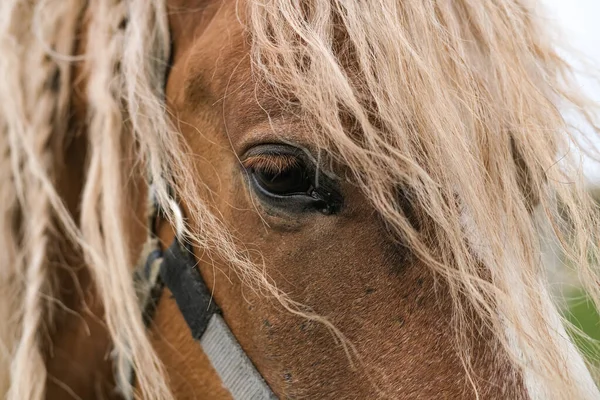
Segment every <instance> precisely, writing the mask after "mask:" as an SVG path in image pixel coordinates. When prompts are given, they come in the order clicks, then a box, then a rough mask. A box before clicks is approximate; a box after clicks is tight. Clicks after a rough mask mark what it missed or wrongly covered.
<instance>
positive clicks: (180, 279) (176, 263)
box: [160, 240, 221, 340]
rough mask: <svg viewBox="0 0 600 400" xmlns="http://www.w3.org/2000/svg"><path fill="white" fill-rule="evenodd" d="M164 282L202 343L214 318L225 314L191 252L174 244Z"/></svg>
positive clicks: (164, 269) (167, 256)
mask: <svg viewBox="0 0 600 400" xmlns="http://www.w3.org/2000/svg"><path fill="white" fill-rule="evenodd" d="M160 278H161V280H162V282H163V283H164V285H165V286H166V287H168V288H169V290H170V291H171V293H173V296H174V297H175V301H176V302H177V306H178V307H179V310H180V311H181V313H182V314H183V318H184V319H185V322H187V324H188V326H189V327H190V330H191V331H192V336H193V337H194V339H196V340H200V338H202V335H203V334H204V332H205V331H206V328H207V327H208V323H209V321H210V319H211V317H212V316H213V315H214V314H217V313H219V314H220V313H221V310H220V309H219V307H218V306H217V304H216V303H215V301H214V299H213V298H212V294H211V293H210V291H209V290H208V287H207V286H206V283H205V282H204V279H202V276H201V275H200V272H199V271H198V265H197V263H196V260H195V259H194V256H193V254H192V253H191V250H188V249H185V248H183V247H182V246H181V245H180V244H179V242H178V241H177V240H175V241H173V244H172V245H171V247H169V248H168V249H167V250H166V251H165V252H164V255H163V261H162V265H161V267H160Z"/></svg>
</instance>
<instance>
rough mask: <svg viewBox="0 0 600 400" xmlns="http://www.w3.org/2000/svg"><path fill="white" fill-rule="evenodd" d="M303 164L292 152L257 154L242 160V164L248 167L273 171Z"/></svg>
mask: <svg viewBox="0 0 600 400" xmlns="http://www.w3.org/2000/svg"><path fill="white" fill-rule="evenodd" d="M302 164H303V163H302V161H301V160H300V159H299V158H298V157H297V156H295V155H292V154H256V155H251V156H248V157H247V158H245V159H244V160H243V161H242V165H243V166H244V167H245V168H247V169H259V170H261V171H265V172H271V173H276V172H281V171H285V170H287V169H290V168H293V167H300V166H301V165H302Z"/></svg>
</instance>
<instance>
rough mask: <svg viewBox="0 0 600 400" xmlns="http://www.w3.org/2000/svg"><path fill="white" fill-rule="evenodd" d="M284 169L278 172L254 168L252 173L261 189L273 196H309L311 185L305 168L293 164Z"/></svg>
mask: <svg viewBox="0 0 600 400" xmlns="http://www.w3.org/2000/svg"><path fill="white" fill-rule="evenodd" d="M284 168H285V169H283V170H279V171H273V170H271V169H260V168H254V169H253V170H252V173H253V175H254V178H255V179H256V181H257V183H258V184H259V185H260V186H261V187H262V189H263V190H265V191H266V192H269V193H272V194H274V195H277V196H289V195H293V194H309V193H310V190H311V188H312V183H311V181H310V178H309V177H308V174H307V172H306V169H305V167H304V166H303V165H301V164H294V165H290V166H287V167H284Z"/></svg>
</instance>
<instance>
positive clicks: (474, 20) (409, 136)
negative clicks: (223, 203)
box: [0, 0, 600, 400]
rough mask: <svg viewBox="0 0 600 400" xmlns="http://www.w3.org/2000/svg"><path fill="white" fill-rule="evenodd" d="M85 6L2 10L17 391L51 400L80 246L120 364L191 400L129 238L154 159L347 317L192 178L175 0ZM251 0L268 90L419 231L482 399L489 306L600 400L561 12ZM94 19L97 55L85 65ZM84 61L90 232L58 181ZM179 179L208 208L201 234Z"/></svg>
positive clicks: (539, 367)
mask: <svg viewBox="0 0 600 400" xmlns="http://www.w3.org/2000/svg"><path fill="white" fill-rule="evenodd" d="M85 3H86V2H85V1H84V0H40V1H35V2H34V1H25V0H3V1H2V3H1V4H0V54H1V55H2V57H0V79H1V81H0V131H1V133H2V134H1V135H0V149H1V152H0V163H2V166H3V168H0V208H1V210H0V215H1V216H2V218H1V219H0V246H1V248H2V249H3V251H2V253H1V254H0V296H2V298H1V299H0V318H1V319H2V320H3V321H5V323H3V324H0V344H1V345H0V394H2V395H4V394H5V393H6V394H7V395H8V398H9V399H15V400H16V399H24V398H27V399H41V398H42V397H43V393H44V382H45V370H46V369H45V365H44V357H43V352H42V351H43V350H42V349H43V340H44V336H43V335H44V329H45V327H47V326H49V324H51V321H52V309H53V307H55V306H56V305H55V304H54V302H53V301H51V299H52V298H53V296H52V292H53V290H52V289H53V288H52V286H53V285H52V283H53V278H54V275H55V268H56V267H55V266H54V265H55V264H56V263H53V260H55V259H56V257H57V255H56V254H54V252H56V250H55V247H56V246H53V243H56V241H58V240H59V239H60V238H59V236H60V235H64V236H65V237H66V238H67V240H69V241H70V242H72V243H73V245H74V246H77V247H78V248H79V249H80V250H81V251H82V252H83V254H84V255H85V258H86V261H87V264H88V268H89V270H90V272H91V274H92V277H93V279H94V282H95V285H96V288H97V291H98V293H99V295H100V298H101V299H102V301H103V304H104V313H105V314H104V315H105V320H106V324H107V327H108V330H109V332H110V334H111V336H112V339H113V342H114V348H115V352H114V353H115V355H116V358H115V360H116V366H117V368H118V367H119V366H120V365H124V364H125V363H126V362H129V361H131V362H133V365H134V366H135V369H136V377H137V379H138V382H139V384H140V388H141V391H142V393H141V394H142V395H143V397H144V398H146V399H170V398H172V396H171V394H170V391H169V388H168V384H167V383H166V381H165V379H164V375H163V372H162V366H161V364H160V361H159V360H158V358H157V356H156V355H155V353H154V351H153V350H152V347H151V345H150V343H149V341H148V338H147V336H146V332H145V330H144V326H143V323H142V318H141V315H140V310H139V309H138V307H137V305H136V304H137V302H136V297H135V290H134V287H133V282H132V279H131V268H132V266H133V264H134V262H135V260H132V259H131V258H132V257H131V255H130V254H129V250H128V249H129V243H130V240H131V238H129V237H128V234H127V233H126V232H125V227H124V226H123V225H122V221H123V218H121V216H122V215H124V214H125V213H126V212H127V194H128V192H127V182H128V179H129V177H128V176H127V175H126V171H124V168H122V165H121V162H122V160H124V159H126V158H131V157H132V155H134V156H135V160H134V163H135V164H138V165H141V166H142V169H144V170H146V171H148V175H149V178H150V179H151V180H152V182H153V185H154V187H155V190H156V193H155V194H156V197H157V199H158V201H159V203H161V204H162V205H163V207H164V208H165V209H166V210H167V212H168V214H169V217H170V218H171V219H172V220H173V221H174V223H176V225H177V226H178V230H179V231H180V233H181V234H186V235H187V237H190V238H191V240H193V241H194V244H195V245H196V246H200V247H201V248H204V249H206V250H207V251H209V252H211V253H213V254H215V255H218V256H219V257H221V258H223V259H225V260H227V261H228V262H229V263H230V264H231V265H232V266H234V267H235V268H236V270H237V271H238V273H239V275H240V277H241V278H242V279H243V280H244V281H245V282H247V283H248V284H250V285H251V286H252V287H254V288H256V289H257V290H260V291H261V292H262V293H264V294H265V295H272V296H275V297H276V298H277V299H278V300H280V302H281V303H282V305H283V306H284V307H285V308H286V309H287V310H288V311H290V312H295V313H299V314H301V315H305V316H308V317H310V318H314V319H317V320H320V321H321V322H324V323H327V321H326V320H324V319H320V318H319V317H318V316H315V315H313V314H310V312H309V310H308V309H307V308H305V307H304V306H302V305H300V304H296V303H294V302H293V301H291V300H289V299H288V298H287V296H286V295H285V294H284V293H282V292H280V291H279V290H278V289H277V288H276V287H275V286H274V285H273V283H272V281H271V280H270V279H269V278H268V277H266V276H264V274H263V272H262V268H261V266H259V265H255V264H254V263H252V262H251V261H250V258H249V257H248V255H247V254H246V252H245V251H244V249H241V248H239V246H236V245H235V244H234V241H233V239H232V237H231V235H230V234H229V233H228V232H227V231H226V230H225V229H224V228H223V225H222V223H221V222H220V220H219V218H218V217H217V216H216V215H213V214H212V213H211V212H210V211H209V208H208V206H207V204H204V203H202V202H201V201H200V200H199V199H198V197H197V196H196V195H195V194H196V193H197V189H198V188H199V187H200V186H201V185H202V182H196V181H194V180H193V179H191V177H190V174H186V171H188V170H189V169H190V168H191V167H190V165H191V164H190V162H191V161H190V160H189V159H188V157H186V156H185V154H187V151H186V148H185V145H184V144H183V140H182V138H181V137H180V134H179V133H178V132H177V130H176V129H174V128H173V127H172V126H171V125H170V124H169V122H168V118H167V117H168V115H167V112H166V110H165V105H164V93H163V91H164V79H165V73H166V67H167V63H168V57H169V46H170V44H169V34H168V31H169V30H168V23H167V19H166V17H167V15H166V6H165V4H163V3H164V2H163V1H160V0H153V1H150V0H131V1H129V2H121V1H117V0H102V1H101V0H98V1H94V2H90V3H89V5H88V6H87V8H86V6H85ZM248 3H249V6H248V7H247V8H243V6H242V4H240V5H239V7H240V10H239V11H240V15H241V16H242V18H241V19H242V21H243V23H244V24H245V25H246V26H247V30H248V34H249V37H250V38H251V41H252V54H251V57H252V61H253V67H254V74H255V77H256V81H257V82H260V85H261V87H264V88H267V89H268V90H272V91H273V93H278V94H279V95H280V100H281V104H282V107H297V104H300V105H301V107H300V110H298V109H296V108H294V110H293V111H294V112H296V113H297V112H301V113H302V116H303V117H304V119H305V120H306V121H307V124H309V126H310V127H311V128H312V129H311V132H312V133H313V136H312V140H313V142H314V143H315V144H316V145H317V146H318V147H319V148H320V149H322V150H323V151H325V152H327V153H329V154H330V155H331V156H332V157H334V158H336V159H337V160H339V161H341V162H343V164H344V165H346V166H348V168H349V170H350V171H352V173H353V175H352V179H353V180H354V181H355V183H356V184H357V185H358V187H360V189H361V190H362V191H363V192H364V193H365V195H366V196H367V198H368V199H369V200H370V201H371V203H372V204H373V205H374V207H375V208H376V209H377V211H378V212H379V213H380V214H381V215H382V216H383V218H384V219H385V221H386V223H387V225H388V226H389V227H390V229H391V230H392V232H393V233H394V234H395V235H396V236H397V237H398V240H401V241H403V242H404V243H407V244H408V247H410V248H411V249H412V251H413V252H414V253H415V255H416V256H417V257H418V258H419V259H420V260H422V261H423V262H424V263H425V264H426V265H428V266H429V267H430V268H431V269H432V270H433V271H434V272H435V274H436V276H437V277H438V278H439V279H440V280H443V281H444V282H445V284H446V285H447V286H448V288H449V289H450V292H451V294H452V297H453V304H454V310H455V312H454V322H455V330H456V335H457V343H456V346H457V351H459V353H460V355H461V359H462V360H463V362H464V367H465V368H466V369H467V371H469V372H471V375H473V380H472V381H473V384H474V385H475V387H477V385H479V384H481V383H478V382H477V379H476V377H475V376H474V375H475V371H471V369H472V368H471V366H470V362H469V354H470V341H472V339H470V338H469V337H467V336H468V335H467V334H468V333H473V332H475V331H476V328H474V327H473V326H472V325H473V324H472V321H473V315H475V316H476V317H477V319H478V320H480V321H481V322H482V323H484V324H485V325H486V326H487V327H488V328H489V329H490V330H491V332H492V333H493V334H494V336H495V338H496V340H497V341H498V344H499V345H500V346H501V347H502V348H503V349H504V350H506V353H507V354H508V357H509V358H510V360H511V362H512V363H513V364H514V365H515V366H516V369H517V370H518V371H521V372H523V374H524V376H525V378H524V379H525V381H527V380H528V379H531V380H532V381H535V382H537V384H538V385H541V386H543V387H546V388H547V389H546V390H547V392H546V393H550V394H552V396H553V397H555V398H564V399H569V398H584V397H586V393H588V394H589V393H591V392H589V390H590V387H589V385H588V384H587V383H586V382H583V381H582V380H581V379H580V377H579V376H577V373H576V372H575V371H573V370H572V369H570V368H571V366H572V365H573V362H572V360H571V358H570V357H571V356H570V355H569V354H568V353H567V352H565V348H571V347H572V343H571V341H570V339H568V337H567V336H566V335H565V333H564V329H563V328H562V324H561V323H560V322H559V320H558V318H559V317H558V313H557V311H556V308H555V306H554V305H552V304H551V301H550V298H549V295H548V290H547V287H546V286H547V284H546V282H545V278H544V269H543V266H542V265H541V258H540V243H539V235H538V233H539V232H538V231H539V229H540V226H546V227H548V226H549V227H550V228H551V230H552V231H553V232H554V234H555V235H556V236H557V237H558V238H559V240H560V243H561V245H562V246H563V247H564V250H565V254H566V255H567V257H568V259H569V260H570V262H571V263H572V265H574V266H575V267H574V268H576V270H577V273H578V274H579V276H580V278H581V282H582V284H583V285H584V286H585V289H586V290H587V291H588V293H589V295H590V297H591V298H592V299H593V301H594V302H595V304H596V305H597V306H600V274H599V271H598V265H597V263H596V262H595V261H596V260H599V259H600V254H598V253H599V248H598V245H599V241H598V239H599V237H598V235H599V232H600V221H599V220H598V214H597V212H596V210H595V209H594V206H593V202H592V201H591V199H590V198H589V196H588V194H587V193H586V191H585V185H584V182H583V178H582V175H581V171H580V168H579V166H578V165H577V160H576V159H575V158H573V157H570V156H569V155H570V154H572V152H571V151H570V149H571V148H573V147H578V146H579V142H578V139H577V138H578V136H577V135H578V132H577V130H576V129H574V128H573V127H571V126H569V125H568V124H567V123H566V121H565V120H564V118H563V116H562V115H561V113H560V112H559V109H558V107H560V108H561V109H562V110H568V111H570V112H572V113H575V114H577V115H580V116H582V117H583V119H584V120H585V121H587V122H588V124H589V125H590V127H591V128H592V129H593V130H594V131H595V132H598V131H599V130H600V129H599V127H598V125H597V124H596V120H595V118H597V117H596V115H595V114H594V112H596V110H594V108H593V105H592V104H588V102H587V100H586V99H585V98H584V97H582V96H581V95H580V94H579V93H578V92H577V91H576V87H575V85H574V81H573V77H572V71H571V68H570V66H569V64H568V63H567V62H566V61H565V60H564V59H563V58H562V57H561V56H560V55H559V54H558V53H557V51H556V49H555V47H554V44H553V43H552V42H551V40H550V39H551V38H550V37H549V35H548V30H549V29H548V28H546V27H544V28H542V25H543V24H546V25H547V21H543V20H542V19H541V18H540V17H538V15H539V12H540V11H539V10H534V9H533V8H532V7H531V6H530V5H529V2H528V1H526V0H494V1H471V0H457V1H454V2H447V1H438V2H407V1H398V0H380V1H378V2H373V1H347V0H331V1H327V2H326V1H305V2H302V7H300V4H299V2H290V1H284V0H252V1H248ZM84 20H85V21H86V22H87V23H89V30H88V32H87V35H85V37H86V38H87V39H86V42H85V46H84V47H85V49H86V51H85V53H84V54H82V55H78V56H75V55H74V54H75V51H76V46H77V40H78V35H79V34H80V32H79V27H80V26H81V24H82V23H83V22H82V21H84ZM74 63H82V64H83V65H84V67H85V71H86V72H85V73H86V78H87V92H86V96H87V105H88V107H89V116H88V121H87V125H86V128H87V129H86V132H85V134H86V136H87V141H88V155H87V157H88V159H87V164H86V165H87V167H86V168H87V170H86V182H85V187H84V190H83V196H82V199H81V204H80V209H81V215H80V219H79V220H78V221H75V220H74V217H73V216H72V215H71V214H70V213H69V212H68V211H67V209H66V207H65V205H64V201H63V199H62V198H61V195H60V193H59V192H58V188H57V182H56V177H57V171H58V170H59V169H60V168H63V167H64V165H63V164H64V162H65V160H64V154H63V150H64V149H65V146H66V145H67V143H68V141H69V140H70V138H72V137H73V135H76V134H77V133H76V132H73V131H72V129H70V128H71V127H70V126H69V125H68V124H67V123H66V122H65V121H67V120H68V118H67V116H68V115H69V106H70V104H71V100H72V98H71V96H72V92H73V82H72V79H71V73H72V72H71V71H72V66H73V64H74ZM290 98H293V99H294V100H295V101H294V102H290ZM294 104H295V105H294ZM349 123H351V124H352V126H353V127H354V129H352V130H351V131H348V124H349ZM166 171H169V173H168V174H167V173H166ZM169 186H171V187H173V188H175V191H176V192H177V193H178V195H179V196H180V197H181V198H185V199H187V200H188V205H189V208H190V210H189V211H190V220H189V221H188V222H189V224H188V225H187V226H185V225H183V223H182V222H181V221H179V220H178V219H177V216H176V214H175V211H174V208H173V206H172V204H171V200H170V197H169V195H168V192H167V187H169ZM399 189H402V190H408V191H409V193H410V198H411V202H412V203H413V205H414V206H415V207H416V208H418V210H419V211H420V213H421V214H422V215H423V216H424V220H425V222H426V225H427V229H426V231H425V233H423V232H420V231H416V230H415V229H414V227H413V226H412V225H411V224H409V223H408V221H407V218H406V216H405V215H404V213H403V211H402V209H400V208H399V207H398V205H397V204H398V201H397V196H398V190H399ZM558 205H560V207H558ZM565 221H568V222H565ZM473 313H474V314H473ZM557 321H558V322H557ZM9 322H10V323H9ZM331 328H332V329H334V330H335V328H334V327H331ZM569 346H571V347H569ZM126 378H127V377H126V376H125V375H124V374H123V373H122V374H121V380H122V381H123V382H122V383H123V384H124V385H125V384H126V383H127V382H126ZM526 383H527V382H526ZM586 385H588V386H586ZM592 390H593V389H592ZM586 391H587V392H586Z"/></svg>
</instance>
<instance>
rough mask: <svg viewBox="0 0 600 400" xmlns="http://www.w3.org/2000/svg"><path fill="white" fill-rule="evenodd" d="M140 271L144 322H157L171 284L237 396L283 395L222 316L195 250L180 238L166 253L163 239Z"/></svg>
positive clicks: (268, 399)
mask: <svg viewBox="0 0 600 400" xmlns="http://www.w3.org/2000/svg"><path fill="white" fill-rule="evenodd" d="M149 243H150V244H152V245H151V246H149V247H153V248H148V249H147V250H146V254H147V259H146V262H145V263H143V265H140V268H139V269H138V271H136V273H135V275H134V276H135V279H136V282H137V285H138V296H139V300H140V303H141V306H142V309H143V310H144V320H145V321H147V322H148V323H149V322H150V321H151V320H152V316H153V313H154V309H155V307H156V303H157V301H158V299H159V298H160V292H161V291H162V288H163V286H166V287H168V288H169V290H170V291H171V293H173V297H174V298H175V301H176V302H177V306H178V307H179V309H180V310H181V313H182V314H183V317H184V319H185V321H186V323H187V324H188V326H189V327H190V330H191V333H192V336H193V337H194V339H196V340H198V341H199V342H200V345H201V346H202V349H203V350H204V353H205V354H206V355H207V357H208V359H209V360H210V362H211V364H212V366H213V368H214V369H215V371H216V372H217V374H218V375H219V377H220V378H221V381H222V384H223V387H225V388H226V389H227V390H228V391H229V393H230V394H231V396H232V397H233V398H234V399H235V400H263V399H264V400H272V399H277V397H276V396H275V394H274V393H273V392H272V391H271V388H270V387H269V386H268V384H267V383H266V382H265V380H264V379H263V378H262V376H261V375H260V373H259V372H258V371H257V370H256V368H255V367H254V365H253V364H252V361H251V360H250V359H249V358H248V356H247V355H246V353H245V352H244V350H243V349H242V347H241V346H240V344H239V343H238V341H237V340H236V338H235V336H234V335H233V333H232V332H231V330H230V329H229V327H228V326H227V324H226V323H225V320H224V319H223V318H222V317H221V315H220V310H219V308H218V307H217V305H216V304H215V302H214V299H213V298H212V295H211V293H210V291H209V290H208V288H207V286H206V284H205V283H204V279H202V276H201V275H200V272H199V271H198V268H197V263H196V261H195V258H194V256H193V254H192V253H191V252H190V251H189V250H188V249H185V248H183V247H182V246H181V245H180V244H179V242H178V241H177V240H175V242H174V243H173V244H172V245H171V246H170V247H169V248H168V249H167V250H165V252H164V254H163V253H162V252H160V249H159V248H158V242H157V241H150V242H149Z"/></svg>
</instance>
